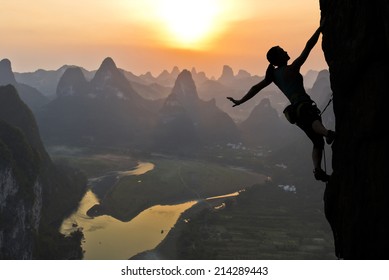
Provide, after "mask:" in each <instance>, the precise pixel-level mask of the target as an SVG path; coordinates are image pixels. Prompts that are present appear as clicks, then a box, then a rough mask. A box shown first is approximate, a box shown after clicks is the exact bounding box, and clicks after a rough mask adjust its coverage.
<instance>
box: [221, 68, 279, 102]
mask: <svg viewBox="0 0 389 280" xmlns="http://www.w3.org/2000/svg"><path fill="white" fill-rule="evenodd" d="M273 70H274V68H273V65H269V66H268V67H267V70H266V75H265V78H264V79H263V80H262V81H260V82H259V83H258V84H256V85H254V86H252V87H251V88H250V90H249V91H248V92H247V93H246V94H245V95H244V96H243V97H242V98H241V99H240V100H236V99H234V98H232V97H227V99H228V100H230V101H231V102H232V103H234V105H233V106H232V107H235V106H238V105H240V104H242V103H245V102H246V101H247V100H249V99H251V98H253V97H254V96H255V95H256V94H257V93H258V92H260V91H261V90H262V89H263V88H265V87H267V86H268V85H270V84H271V83H272V81H273Z"/></svg>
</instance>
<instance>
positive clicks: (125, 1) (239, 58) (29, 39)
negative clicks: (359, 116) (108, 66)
mask: <svg viewBox="0 0 389 280" xmlns="http://www.w3.org/2000/svg"><path fill="white" fill-rule="evenodd" d="M319 20H320V10H319V1H318V0H293V1H290V0H142V1H138V0H110V1H106V0H78V1H69V0H55V1H53V0H34V1H31V0H12V1H3V3H2V4H1V9H0V36H1V41H2V43H1V45H0V59H2V58H8V59H10V60H11V62H12V66H13V70H14V71H16V72H26V71H35V70H36V69H39V68H41V69H47V70H53V69H58V68H59V67H61V66H62V65H64V64H72V65H78V66H82V67H84V68H86V69H88V70H95V69H96V68H97V67H98V66H99V65H100V63H101V62H102V60H103V59H104V58H105V57H107V56H110V57H112V58H113V59H114V60H115V62H116V64H117V65H118V67H120V68H123V69H126V70H129V71H132V72H133V73H135V74H142V73H145V72H146V71H151V72H152V73H153V74H154V75H158V74H159V73H160V72H161V71H162V70H163V69H168V70H171V69H172V68H173V66H175V65H177V66H178V67H179V68H180V69H183V68H188V69H191V68H192V67H193V66H194V67H196V69H197V70H198V71H205V72H206V73H207V74H208V76H215V77H218V76H219V75H220V73H221V69H222V67H223V65H225V64H227V65H230V66H231V67H232V68H233V69H234V71H235V72H237V71H238V70H239V69H245V70H247V71H249V72H250V73H252V74H258V75H263V72H264V71H265V69H266V66H267V61H266V58H265V54H266V51H267V50H268V49H269V48H270V47H271V46H273V45H280V46H282V47H283V48H284V49H286V50H287V51H288V52H289V55H290V57H291V58H292V59H293V58H295V57H296V56H297V55H299V54H300V52H301V50H302V49H303V47H304V45H305V43H306V41H307V40H308V39H309V37H310V36H311V34H312V33H313V32H314V31H315V29H316V28H317V26H318V24H319ZM320 44H321V39H320V41H319V43H318V44H317V46H316V47H315V48H314V50H313V51H312V53H311V56H310V57H309V58H308V60H307V62H306V65H304V67H303V69H302V72H303V73H304V72H306V71H307V70H309V69H315V70H321V69H324V68H327V65H326V63H325V61H324V57H323V54H322V51H321V45H320Z"/></svg>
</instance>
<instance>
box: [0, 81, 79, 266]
mask: <svg viewBox="0 0 389 280" xmlns="http://www.w3.org/2000/svg"><path fill="white" fill-rule="evenodd" d="M85 186H86V179H85V178H84V176H83V175H82V174H81V173H80V172H78V171H76V170H73V169H70V168H68V167H66V168H65V166H58V165H55V164H54V163H53V162H52V161H51V159H50V157H49V155H48V154H47V152H46V150H45V149H44V146H43V144H42V141H41V139H40V135H39V130H38V126H37V124H36V122H35V119H34V116H33V114H32V112H31V110H30V109H29V108H28V106H27V105H26V104H25V103H24V102H23V101H22V100H21V98H20V97H19V95H18V92H17V91H16V89H15V87H14V86H12V85H8V86H0V259H31V258H34V259H57V258H64V259H68V258H81V256H82V250H81V247H80V244H81V239H80V238H81V237H82V236H79V237H76V238H75V239H74V238H73V237H74V236H73V237H70V238H67V237H65V236H62V235H61V234H60V233H59V231H58V227H59V223H60V222H61V221H62V220H63V219H64V218H65V217H66V216H68V215H69V214H70V213H71V212H72V211H73V209H74V208H75V207H76V206H77V204H78V202H79V201H80V199H81V197H82V195H83V193H84V189H85Z"/></svg>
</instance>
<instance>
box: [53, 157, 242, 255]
mask: <svg viewBox="0 0 389 280" xmlns="http://www.w3.org/2000/svg"><path fill="white" fill-rule="evenodd" d="M153 168H154V165H153V164H152V163H140V164H139V165H138V166H137V167H136V168H135V169H134V170H130V171H125V172H122V171H120V172H116V173H115V174H116V176H118V178H119V177H122V176H134V175H135V176H136V175H141V174H144V173H146V172H148V171H150V170H152V169H153ZM110 176H112V175H110ZM101 178H102V177H101ZM99 179H100V178H94V179H91V180H90V182H92V181H94V180H95V181H96V180H99ZM238 194H239V193H238V192H236V193H233V194H228V195H226V196H236V195H238ZM226 196H220V197H226ZM220 197H212V198H208V199H207V200H211V199H216V198H220ZM196 203H197V201H189V202H185V203H181V204H177V205H155V206H152V207H150V208H148V209H146V210H144V211H143V212H141V213H139V214H138V216H136V217H135V218H134V219H132V220H131V221H129V222H122V221H120V220H117V219H115V218H113V217H111V216H108V215H103V216H98V217H94V218H91V217H89V216H88V215H87V214H86V213H87V211H88V210H89V209H90V208H91V207H92V206H94V205H95V204H99V200H98V198H97V197H96V195H95V194H94V193H93V192H92V191H91V190H88V191H87V192H86V194H85V196H84V197H83V199H82V201H81V202H80V205H79V208H78V209H77V211H76V212H75V213H74V214H72V215H71V216H70V217H69V218H67V219H66V220H64V222H63V223H62V225H61V229H60V231H61V233H63V234H65V235H66V234H70V233H71V232H72V231H74V230H75V229H77V228H82V230H83V233H84V237H85V240H84V241H83V244H82V248H83V250H84V251H85V253H84V259H87V260H124V259H129V258H131V257H132V256H134V255H136V254H138V253H140V252H143V251H146V250H151V249H154V248H155V247H156V246H157V245H158V244H159V243H160V242H161V241H162V240H163V239H164V238H165V237H166V235H167V234H168V233H169V231H170V230H171V228H172V227H174V225H175V224H176V222H177V220H178V219H179V217H180V215H181V214H182V213H183V212H185V211H186V210H187V209H189V208H191V207H192V206H193V205H195V204H196Z"/></svg>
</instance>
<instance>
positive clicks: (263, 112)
mask: <svg viewBox="0 0 389 280" xmlns="http://www.w3.org/2000/svg"><path fill="white" fill-rule="evenodd" d="M239 128H240V130H241V131H242V133H243V138H244V140H245V143H246V144H247V145H249V146H252V147H258V146H265V147H267V148H270V149H278V148H280V147H281V146H284V145H285V143H287V142H288V138H290V137H288V136H289V133H288V132H289V125H288V123H286V122H285V121H283V120H281V119H280V117H279V115H278V112H277V110H275V109H274V108H273V107H272V106H271V103H270V100H269V99H268V98H264V99H262V100H261V102H260V103H259V104H258V105H257V106H256V107H254V109H253V110H252V112H251V114H250V116H249V117H248V118H247V119H246V120H245V121H243V122H242V123H241V124H240V125H239Z"/></svg>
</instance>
